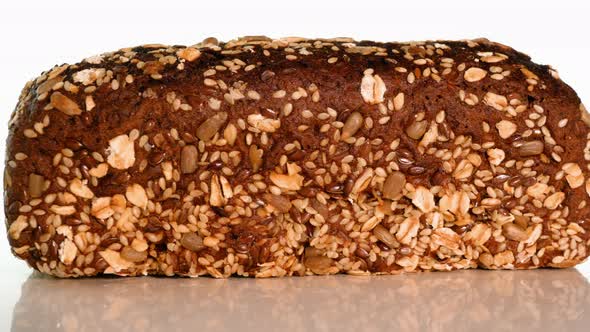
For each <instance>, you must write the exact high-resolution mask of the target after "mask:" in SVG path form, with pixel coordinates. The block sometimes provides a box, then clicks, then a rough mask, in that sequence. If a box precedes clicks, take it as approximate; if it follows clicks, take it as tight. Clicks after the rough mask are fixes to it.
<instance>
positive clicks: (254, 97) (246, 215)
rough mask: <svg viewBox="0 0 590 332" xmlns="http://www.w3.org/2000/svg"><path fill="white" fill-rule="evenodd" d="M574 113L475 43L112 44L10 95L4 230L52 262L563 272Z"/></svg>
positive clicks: (56, 269) (276, 270)
mask: <svg viewBox="0 0 590 332" xmlns="http://www.w3.org/2000/svg"><path fill="white" fill-rule="evenodd" d="M99 60H100V61H99ZM477 68H479V69H477ZM97 77H98V78H97ZM48 81H49V82H50V83H47V82H48ZM382 87H384V91H383V89H381V88H382ZM281 91H284V92H281ZM402 94H403V95H402ZM289 105H291V106H289ZM585 122H586V123H587V122H588V121H587V113H585V109H584V108H583V106H582V105H581V103H580V100H579V98H578V97H577V95H576V94H575V92H574V91H573V90H572V89H571V88H570V87H568V86H567V85H566V84H565V83H563V82H562V81H561V80H560V79H559V78H558V76H557V73H556V72H555V71H554V70H552V69H551V68H550V67H548V66H542V65H537V64H534V63H532V62H531V61H530V58H529V57H528V56H526V55H524V54H522V53H519V52H516V51H514V50H512V49H511V48H509V47H506V46H504V45H500V44H496V43H491V42H489V41H487V40H474V41H439V42H419V43H418V42H416V43H410V44H408V43H406V44H400V43H374V42H368V41H363V42H358V43H356V42H354V41H352V40H346V39H340V40H305V39H288V40H270V39H267V38H262V37H261V38H244V39H239V40H235V41H231V42H228V43H221V44H218V43H216V42H215V41H214V40H208V41H205V42H204V43H201V44H199V45H195V46H194V47H189V48H185V47H184V46H173V47H172V46H171V47H168V46H161V45H144V46H140V47H135V48H129V49H123V50H120V51H117V52H114V53H108V54H104V55H103V56H101V57H93V58H90V59H87V60H85V61H83V62H81V63H79V64H76V65H64V66H60V67H56V68H54V69H52V70H51V71H50V72H47V73H44V74H43V75H41V76H40V77H39V78H38V79H36V80H35V81H33V82H30V83H29V84H27V86H26V87H25V89H24V90H23V93H22V95H21V98H20V100H19V104H18V105H17V108H16V110H15V112H14V113H13V115H12V119H11V121H10V125H9V126H10V134H9V137H8V142H7V167H6V172H5V207H6V209H5V210H6V218H7V226H8V227H9V241H10V244H11V246H12V248H13V252H14V253H15V254H16V255H17V256H18V257H20V258H22V259H25V260H26V261H27V262H28V263H29V264H30V265H31V266H32V267H34V268H36V269H38V270H40V271H42V272H46V273H50V274H53V275H57V276H64V277H65V276H82V275H95V274H99V273H116V274H120V275H136V274H147V273H149V274H166V275H174V274H178V275H203V274H210V275H212V276H215V277H227V276H230V275H232V274H238V275H246V276H259V277H264V276H282V275H293V274H296V275H303V274H326V273H338V272H343V273H344V272H345V273H352V274H364V273H399V272H403V271H419V270H451V269H461V268H474V267H478V266H480V267H485V268H493V269H496V268H508V269H511V268H535V267H545V266H552V267H564V266H571V265H574V264H576V263H578V262H580V261H582V260H583V259H584V258H585V257H586V256H587V255H588V246H589V245H590V243H589V237H588V231H589V230H590V226H589V222H588V221H587V217H588V215H589V213H590V210H589V209H590V207H589V206H587V199H588V194H587V193H586V190H587V189H586V188H587V185H586V180H587V179H588V178H587V175H588V174H587V172H588V162H587V160H589V159H590V152H589V151H588V150H589V149H590V148H586V146H587V144H588V132H589V131H588V126H587V124H586V123H585ZM230 124H231V126H233V127H231V126H230V128H229V129H228V126H229V125H230ZM344 132H346V134H344V137H343V136H342V135H343V133H344ZM347 136H349V137H347ZM234 138H235V143H234V144H233V145H231V144H229V141H232V140H233V139H234ZM184 146H190V147H187V148H183V147H184ZM131 150H132V152H133V153H132V154H133V156H131V155H130V154H129V152H130V151H131ZM132 157H133V158H132ZM195 157H196V158H197V159H195ZM105 172H106V174H104V176H103V173H105ZM31 174H32V175H31ZM392 174H395V175H392ZM401 181H403V182H401ZM404 183H405V185H404ZM99 198H100V199H99Z"/></svg>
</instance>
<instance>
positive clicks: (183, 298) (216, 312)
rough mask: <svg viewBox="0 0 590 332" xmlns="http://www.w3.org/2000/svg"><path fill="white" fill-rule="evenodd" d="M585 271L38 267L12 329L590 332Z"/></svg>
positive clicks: (18, 304) (589, 287)
mask: <svg viewBox="0 0 590 332" xmlns="http://www.w3.org/2000/svg"><path fill="white" fill-rule="evenodd" d="M587 277H588V276H584V275H582V273H580V272H579V271H578V270H575V269H568V270H539V271H496V272H491V271H462V272H450V273H423V274H414V275H404V276H381V277H352V276H330V277H306V278H283V279H258V280H255V279H237V278H235V279H227V280H216V279H211V278H196V279H179V278H176V279H170V278H152V277H143V278H123V279H118V278H99V279H83V280H59V279H53V278H49V277H45V276H43V275H40V274H37V273H34V274H31V275H30V276H28V277H27V278H26V280H24V283H22V285H21V295H20V298H18V301H17V302H16V304H15V306H14V311H13V315H12V318H11V323H10V328H11V331H14V332H17V331H18V332H20V331H168V330H170V331H173V330H181V331H182V330H185V331H186V330H195V331H196V330H207V331H237V330H239V331H280V330H282V331H334V330H336V331H383V330H392V331H582V330H584V329H585V328H587V326H589V325H590V315H589V314H588V312H589V311H590V285H589V283H588V279H587Z"/></svg>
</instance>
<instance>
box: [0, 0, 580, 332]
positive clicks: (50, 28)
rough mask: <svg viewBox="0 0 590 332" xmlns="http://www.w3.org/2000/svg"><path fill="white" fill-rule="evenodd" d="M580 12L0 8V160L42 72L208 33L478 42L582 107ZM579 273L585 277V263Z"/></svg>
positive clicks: (223, 6)
mask: <svg viewBox="0 0 590 332" xmlns="http://www.w3.org/2000/svg"><path fill="white" fill-rule="evenodd" d="M413 3H415V4H413ZM589 13H590V5H589V4H587V2H585V1H572V2H571V3H570V2H568V1H563V0H562V1H515V0H512V1H504V0H495V1H455V2H453V1H424V0H423V1H413V0H408V1H403V2H396V1H382V2H381V1H368V0H365V1H350V2H349V1H345V0H340V1H319V0H314V1H308V0H298V1H277V0H275V1H265V2H261V1H252V0H250V1H229V0H225V1H202V2H200V1H190V2H189V1H186V2H184V1H172V0H162V1H154V2H151V1H127V2H126V1H123V0H118V1H114V0H97V1H82V0H78V1H57V0H53V1H39V2H34V1H22V0H15V1H1V4H0V48H1V51H0V64H1V67H0V116H1V119H0V133H1V135H0V136H1V137H0V141H1V142H2V143H1V144H0V149H1V151H0V153H1V154H2V155H4V141H5V137H6V123H7V122H8V118H9V115H10V113H11V112H12V110H13V108H14V106H15V104H16V101H17V98H18V95H19V92H20V89H21V88H22V86H23V85H24V84H25V83H26V81H27V80H29V79H31V78H34V77H35V76H37V75H38V74H39V73H40V72H41V71H43V70H46V69H48V68H50V67H52V66H53V65H55V64H62V63H65V62H67V63H73V62H77V61H79V60H80V59H82V58H84V57H87V56H90V55H93V54H97V53H101V52H104V51H111V50H115V49H118V48H122V47H127V46H133V45H139V44H144V43H163V44H185V45H187V44H188V45H190V44H194V43H197V42H199V41H201V40H202V39H204V38H205V37H208V36H215V37H217V38H218V39H220V40H229V39H232V38H235V37H238V36H243V35H268V36H270V37H282V36H304V37H336V36H349V37H354V38H356V39H372V40H379V41H394V40H396V41H406V40H421V39H463V38H477V37H487V38H488V39H490V40H494V41H498V42H501V43H504V44H507V45H510V46H513V47H514V48H516V49H518V50H520V51H523V52H525V53H528V54H530V55H531V56H532V58H533V60H534V61H536V62H538V63H543V64H551V65H553V66H554V67H555V68H557V69H558V70H559V72H560V74H561V77H562V79H563V80H564V81H565V82H567V83H569V84H570V85H571V86H573V87H574V88H575V89H576V90H577V91H578V93H579V95H580V97H581V99H582V100H583V101H586V104H589V103H590V67H589V66H588V65H587V63H588V60H587V59H588V57H589V56H590V44H589V43H588V31H590V23H589V21H590V18H589V15H588V14H589ZM2 217H3V214H2ZM0 229H1V230H0V330H6V329H8V326H9V324H10V317H11V314H12V307H13V305H14V303H15V302H16V301H17V300H18V296H19V292H20V285H21V283H22V281H23V280H24V278H26V277H27V276H28V274H29V273H30V271H29V270H28V269H27V268H26V266H25V264H24V263H23V262H21V261H18V260H17V259H15V258H13V257H12V255H11V254H10V251H9V248H8V242H7V240H6V230H5V228H4V227H0ZM579 268H580V269H581V270H582V271H583V273H584V274H585V275H589V271H590V264H589V263H586V264H585V265H582V266H581V267H579Z"/></svg>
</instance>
